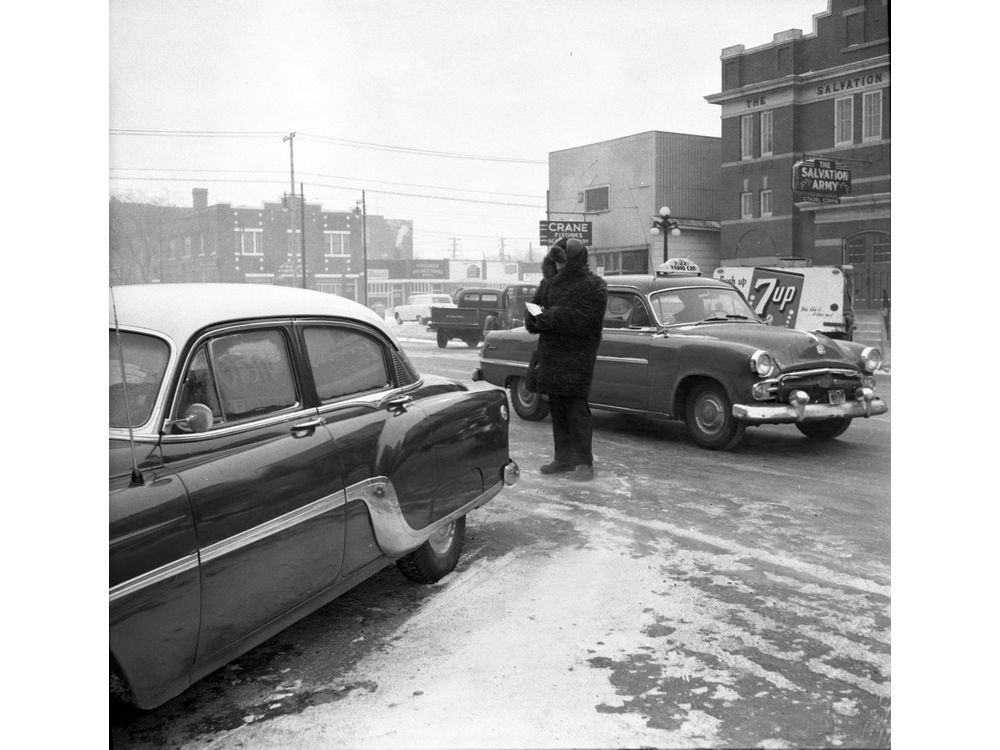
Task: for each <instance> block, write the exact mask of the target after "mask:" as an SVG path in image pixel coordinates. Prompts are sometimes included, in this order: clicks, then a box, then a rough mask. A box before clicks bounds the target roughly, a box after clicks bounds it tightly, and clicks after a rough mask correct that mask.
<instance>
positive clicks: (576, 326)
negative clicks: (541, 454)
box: [525, 239, 608, 479]
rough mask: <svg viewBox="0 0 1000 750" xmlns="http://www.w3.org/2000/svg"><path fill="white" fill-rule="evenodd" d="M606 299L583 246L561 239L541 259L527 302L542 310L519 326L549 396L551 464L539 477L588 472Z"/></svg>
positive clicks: (540, 386) (539, 385)
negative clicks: (533, 345) (534, 347)
mask: <svg viewBox="0 0 1000 750" xmlns="http://www.w3.org/2000/svg"><path fill="white" fill-rule="evenodd" d="M607 297H608V292H607V285H606V284H605V283H604V279H602V278H600V277H599V276H596V275H595V274H593V273H591V271H590V269H589V268H588V266H587V246H586V245H584V244H583V243H582V242H579V241H578V240H572V239H571V240H565V239H562V240H559V242H557V243H556V244H555V245H553V246H552V248H551V249H550V250H549V253H548V255H546V257H545V260H543V261H542V282H541V283H540V284H539V286H538V291H537V292H536V293H535V297H534V300H533V301H534V302H535V303H536V304H538V305H540V306H541V307H542V308H543V310H542V312H541V313H540V314H539V315H537V316H531V315H526V316H525V327H526V328H527V329H528V331H530V332H531V333H537V334H538V377H537V385H536V390H537V391H538V392H539V393H545V394H547V395H548V396H549V406H550V410H551V414H552V429H553V437H554V439H555V461H554V462H553V463H552V464H548V465H546V466H543V467H542V471H543V472H544V473H556V472H560V471H571V470H574V469H576V468H577V467H578V466H583V467H586V469H585V470H584V471H583V472H578V473H582V474H588V473H589V475H590V476H592V474H593V473H592V469H591V467H592V465H593V454H592V453H591V426H590V408H589V406H588V405H587V396H588V395H589V394H590V384H591V381H592V380H593V378H594V364H595V362H596V361H597V349H598V347H599V346H600V344H601V328H602V325H603V321H604V310H605V306H606V305H607ZM590 476H580V477H578V478H581V479H588V478H590Z"/></svg>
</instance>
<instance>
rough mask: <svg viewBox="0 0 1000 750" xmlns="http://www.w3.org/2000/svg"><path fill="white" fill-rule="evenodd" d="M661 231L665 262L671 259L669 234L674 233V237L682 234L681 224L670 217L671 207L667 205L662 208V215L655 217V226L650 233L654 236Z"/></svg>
mask: <svg viewBox="0 0 1000 750" xmlns="http://www.w3.org/2000/svg"><path fill="white" fill-rule="evenodd" d="M660 232H663V262H664V263H666V262H667V261H668V260H670V256H669V255H668V253H667V235H673V236H674V237H680V236H681V229H680V225H678V223H677V222H676V221H674V220H673V219H671V218H670V209H669V208H667V207H666V206H664V207H663V208H661V209H660V216H659V217H658V218H657V217H653V228H652V229H650V230H649V233H650V234H651V235H653V236H654V237H655V236H656V235H658V234H659V233H660Z"/></svg>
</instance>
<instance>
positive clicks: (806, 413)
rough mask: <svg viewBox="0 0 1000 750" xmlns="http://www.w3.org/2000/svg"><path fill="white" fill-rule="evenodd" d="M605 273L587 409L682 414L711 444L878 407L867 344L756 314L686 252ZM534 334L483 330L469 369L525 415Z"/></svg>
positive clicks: (876, 361) (820, 431)
mask: <svg viewBox="0 0 1000 750" xmlns="http://www.w3.org/2000/svg"><path fill="white" fill-rule="evenodd" d="M675 269H682V270H675ZM606 281H607V282H608V303H607V309H606V311H605V315H604V331H603V335H602V340H601V346H600V349H599V351H598V356H597V363H596V365H595V368H594V380H593V384H592V386H591V391H590V397H589V401H590V405H591V406H592V407H594V408H596V409H609V410H611V411H616V412H623V413H626V414H638V415H648V416H651V417H656V418H664V419H675V420H683V421H684V422H685V423H686V425H687V428H688V432H689V433H690V435H691V437H692V438H693V439H694V441H695V442H696V443H698V444H699V445H701V446H702V447H705V448H709V449H715V450H729V449H732V448H735V447H736V446H737V445H738V444H739V442H740V440H741V439H742V437H743V434H744V431H745V429H746V428H747V427H748V426H757V425H765V424H781V423H788V424H794V425H795V426H796V427H797V428H798V429H799V431H800V432H802V433H803V434H804V435H806V436H807V437H810V438H816V439H821V440H829V439H832V438H835V437H838V436H839V435H841V434H842V433H843V432H844V431H845V430H846V429H847V428H848V427H849V426H850V424H851V421H852V420H853V419H855V418H856V417H871V416H874V415H876V414H882V413H884V412H886V411H887V410H888V407H887V405H886V404H885V402H884V401H882V399H880V398H878V397H877V396H876V395H875V371H876V370H877V369H878V368H879V366H880V364H881V360H882V357H881V353H880V352H879V351H878V350H877V349H875V348H872V347H865V346H862V345H860V344H856V343H853V342H851V341H835V340H834V339H832V338H829V337H827V336H824V335H822V334H815V333H808V332H805V331H798V330H792V329H788V328H778V327H772V326H770V325H766V324H765V323H764V322H763V321H761V320H760V318H758V317H757V315H756V314H755V313H754V311H753V310H752V309H751V308H750V306H749V305H748V304H747V302H746V300H745V299H744V298H743V296H742V295H741V294H740V293H739V292H738V291H737V290H736V289H735V288H734V287H733V286H732V285H730V284H728V283H726V282H724V281H718V280H715V279H711V278H705V277H702V276H701V274H700V271H698V269H697V266H695V265H694V264H692V263H690V262H687V261H684V262H677V263H668V264H664V266H662V267H661V269H660V270H658V272H657V274H656V275H648V276H646V275H644V276H613V277H608V278H607V279H606ZM535 344H536V336H535V335H533V334H530V333H528V332H527V331H526V330H525V329H524V328H518V329H515V330H511V331H495V332H492V333H490V334H489V335H488V336H487V338H486V341H485V343H484V345H483V348H482V351H481V353H480V367H479V369H478V370H476V372H475V373H474V375H473V377H474V378H475V379H482V380H486V381H487V382H489V383H493V384H496V385H502V386H504V387H506V388H508V389H510V395H511V402H512V404H513V406H514V410H515V411H516V412H517V413H518V415H519V416H520V417H522V418H524V419H529V420H538V419H544V418H545V416H546V415H547V414H548V411H549V409H548V403H547V402H546V399H545V397H544V396H543V395H540V394H537V393H532V392H531V391H529V390H528V389H527V388H526V387H525V374H526V372H527V367H528V361H529V359H530V357H531V353H532V351H533V350H534V348H535Z"/></svg>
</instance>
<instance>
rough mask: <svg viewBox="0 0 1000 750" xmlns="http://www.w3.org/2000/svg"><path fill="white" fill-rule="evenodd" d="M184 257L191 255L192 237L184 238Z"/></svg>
mask: <svg viewBox="0 0 1000 750" xmlns="http://www.w3.org/2000/svg"><path fill="white" fill-rule="evenodd" d="M184 257H185V258H190V257H191V238H190V237H185V238H184Z"/></svg>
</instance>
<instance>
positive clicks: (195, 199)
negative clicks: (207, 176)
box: [191, 188, 208, 211]
mask: <svg viewBox="0 0 1000 750" xmlns="http://www.w3.org/2000/svg"><path fill="white" fill-rule="evenodd" d="M191 205H193V206H194V210H195V211H197V210H199V209H202V208H208V188H192V190H191Z"/></svg>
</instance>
